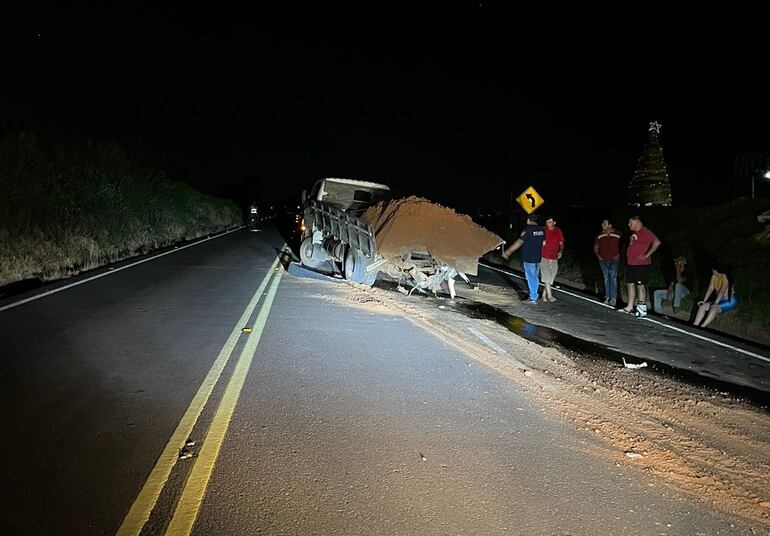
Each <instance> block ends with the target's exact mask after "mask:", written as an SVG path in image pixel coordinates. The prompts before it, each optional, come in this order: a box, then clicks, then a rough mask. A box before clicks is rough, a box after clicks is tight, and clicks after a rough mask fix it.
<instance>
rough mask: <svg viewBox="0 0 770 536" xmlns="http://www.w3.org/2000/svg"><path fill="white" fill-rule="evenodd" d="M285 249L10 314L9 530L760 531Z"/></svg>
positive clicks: (273, 239)
mask: <svg viewBox="0 0 770 536" xmlns="http://www.w3.org/2000/svg"><path fill="white" fill-rule="evenodd" d="M282 244H283V242H282V240H281V239H280V237H279V236H278V234H277V233H276V232H274V231H273V230H266V231H264V232H261V233H248V232H246V231H239V232H235V233H232V234H229V235H226V236H223V237H220V238H216V239H213V240H210V241H208V242H206V243H203V244H200V245H198V246H195V247H190V248H187V249H185V250H183V251H179V252H176V253H174V254H171V255H166V256H164V257H161V258H158V259H155V260H152V261H149V262H146V263H143V264H141V265H137V266H135V267H132V268H130V269H126V270H123V271H121V272H119V273H115V274H113V275H110V276H108V277H104V278H100V279H97V280H93V281H90V282H88V283H85V284H83V285H79V286H75V287H72V288H70V289H67V290H66V291H62V292H59V293H56V294H53V295H50V296H47V297H45V298H41V299H39V300H35V301H31V302H29V303H25V304H23V305H20V306H18V307H14V308H11V309H7V310H4V311H0V341H2V342H1V343H0V344H1V345H2V346H0V349H1V356H0V378H2V380H1V381H2V389H1V390H0V404H2V407H3V412H2V415H3V417H2V429H3V430H4V431H5V432H6V433H5V434H4V437H3V440H2V442H0V456H2V460H3V463H2V474H1V475H0V476H1V477H2V478H0V494H2V497H3V500H2V503H0V504H1V506H0V529H1V530H2V532H4V533H9V534H35V535H38V534H43V535H45V534H51V535H54V534H55V535H60V534H78V535H84V534H114V533H117V532H118V531H120V533H121V534H138V533H140V532H141V533H142V534H164V533H167V534H189V533H192V534H201V535H203V534H260V533H261V534H459V533H463V534H597V533H603V534H660V533H664V534H697V533H702V534H730V533H735V534H741V533H744V531H746V530H747V529H746V525H744V524H742V521H741V520H739V519H737V518H732V517H730V516H727V515H725V514H722V513H718V512H712V511H709V510H708V509H707V508H705V507H704V506H702V505H700V504H696V503H695V502H694V501H693V500H692V499H691V498H689V497H687V496H685V495H683V494H680V493H678V492H676V491H674V490H673V489H671V488H669V487H667V486H666V485H664V484H663V483H661V482H657V481H655V480H654V479H652V478H651V477H649V476H646V475H643V474H642V473H640V472H637V471H634V470H633V469H628V468H623V467H618V466H616V465H615V464H614V463H610V462H608V461H606V460H602V459H599V458H596V457H592V456H590V455H589V454H588V453H587V452H588V451H589V450H590V447H591V445H592V444H593V442H594V441H597V440H595V439H594V438H592V437H590V436H588V435H585V434H581V433H580V432H577V431H575V430H574V428H572V427H568V426H565V425H563V424H561V423H559V422H557V421H554V420H553V419H551V418H548V417H546V416H545V415H544V413H543V412H542V411H541V409H540V408H539V407H538V404H537V403H536V402H534V401H533V400H530V399H529V398H528V397H527V396H525V395H524V394H523V393H522V392H520V391H519V390H518V389H517V388H516V385H515V384H513V383H511V382H510V381H508V380H506V379H505V378H504V377H502V376H499V375H497V374H495V373H494V372H492V371H490V370H487V369H485V368H483V367H479V366H477V365H476V364H475V363H471V360H470V359H469V358H468V357H467V356H466V355H464V354H462V353H461V352H459V351H458V350H457V349H455V348H453V347H450V346H448V345H447V344H445V343H443V342H442V341H441V340H438V339H437V338H435V337H434V336H432V335H429V334H428V333H426V332H425V331H423V330H421V329H420V328H419V327H417V326H416V325H414V324H413V323H410V322H409V321H407V320H405V319H404V318H402V317H399V316H396V315H387V314H381V313H378V312H375V311H365V310H362V309H360V308H350V307H345V306H343V305H340V304H337V303H334V302H333V301H329V300H325V299H323V294H325V293H326V294H329V293H331V294H333V293H344V292H345V286H344V285H340V286H339V288H335V287H334V286H332V285H328V284H327V285H314V284H313V283H312V282H308V280H302V279H297V278H295V277H293V276H291V275H287V274H285V273H284V272H283V267H282V265H281V264H280V263H278V262H277V259H278V256H279V251H280V249H281V247H282ZM188 439H189V440H190V441H189V445H187V446H185V444H186V443H188ZM180 451H181V452H180ZM188 452H189V454H190V457H188V456H187V453H188ZM180 453H181V456H180Z"/></svg>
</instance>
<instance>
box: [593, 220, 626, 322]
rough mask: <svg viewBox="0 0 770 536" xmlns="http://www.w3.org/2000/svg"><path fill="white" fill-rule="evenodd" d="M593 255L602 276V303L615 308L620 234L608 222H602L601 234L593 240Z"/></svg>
mask: <svg viewBox="0 0 770 536" xmlns="http://www.w3.org/2000/svg"><path fill="white" fill-rule="evenodd" d="M594 255H596V258H597V259H599V266H600V267H601V269H602V275H603V276H604V303H606V304H607V305H610V306H612V307H615V304H616V303H617V301H618V268H620V233H619V232H618V231H616V230H615V228H614V227H613V226H612V223H611V222H610V220H602V232H601V233H600V234H599V236H597V237H596V240H594Z"/></svg>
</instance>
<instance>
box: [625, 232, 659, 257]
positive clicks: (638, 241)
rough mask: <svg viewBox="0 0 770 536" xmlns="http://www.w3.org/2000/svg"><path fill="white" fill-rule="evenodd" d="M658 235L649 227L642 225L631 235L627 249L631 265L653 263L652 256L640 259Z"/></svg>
mask: <svg viewBox="0 0 770 536" xmlns="http://www.w3.org/2000/svg"><path fill="white" fill-rule="evenodd" d="M655 239H656V236H655V235H654V234H653V233H652V231H650V230H649V229H648V228H647V227H642V228H641V229H639V230H638V231H636V232H635V233H634V234H632V235H631V240H630V242H629V243H628V249H627V250H626V260H627V261H628V265H629V266H645V265H648V264H652V257H648V258H646V259H640V258H639V255H644V254H645V253H647V250H648V249H650V246H651V245H652V243H653V242H654V241H655Z"/></svg>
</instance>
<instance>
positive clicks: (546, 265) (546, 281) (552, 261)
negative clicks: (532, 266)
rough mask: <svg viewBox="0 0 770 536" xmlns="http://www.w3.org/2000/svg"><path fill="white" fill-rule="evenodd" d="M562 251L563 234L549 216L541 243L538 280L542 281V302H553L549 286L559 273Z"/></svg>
mask: <svg viewBox="0 0 770 536" xmlns="http://www.w3.org/2000/svg"><path fill="white" fill-rule="evenodd" d="M563 251H564V234H563V233H562V232H561V229H559V228H558V227H556V220H555V219H554V218H553V217H551V216H549V217H548V218H547V219H546V220H545V241H544V242H543V251H542V260H541V261H540V278H541V279H542V280H543V285H545V290H543V301H544V302H545V301H549V302H555V301H556V298H554V297H553V292H552V290H551V286H553V282H554V280H555V279H556V274H557V273H558V271H559V259H561V254H562V252H563Z"/></svg>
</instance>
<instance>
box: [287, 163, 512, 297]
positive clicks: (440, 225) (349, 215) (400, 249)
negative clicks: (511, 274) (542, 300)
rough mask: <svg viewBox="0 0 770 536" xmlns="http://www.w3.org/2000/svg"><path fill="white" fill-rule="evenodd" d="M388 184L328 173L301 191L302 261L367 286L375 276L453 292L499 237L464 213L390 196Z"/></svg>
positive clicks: (414, 287) (423, 288)
mask: <svg viewBox="0 0 770 536" xmlns="http://www.w3.org/2000/svg"><path fill="white" fill-rule="evenodd" d="M392 197H393V196H392V194H391V191H390V189H389V188H388V186H386V185H384V184H377V183H374V182H367V181H357V180H351V179H336V178H327V179H322V180H319V181H317V182H316V183H315V184H314V185H313V188H312V189H311V190H310V193H309V195H305V194H304V193H303V204H304V220H303V234H302V242H301V244H300V251H299V253H300V260H301V263H302V265H303V266H305V267H307V268H310V269H312V270H315V271H317V272H321V273H324V274H327V275H331V276H335V277H344V278H345V279H347V280H349V281H352V282H354V283H362V284H366V285H372V284H373V283H374V281H375V280H376V279H377V277H378V275H383V276H386V277H388V278H390V279H393V280H395V281H397V282H398V283H399V285H400V286H401V287H402V288H403V287H411V290H410V291H409V292H413V291H414V290H418V291H420V292H424V291H426V290H430V291H432V292H434V293H436V292H438V291H439V290H440V289H441V288H442V285H443V284H444V283H446V287H447V289H448V290H449V293H450V295H451V296H452V297H454V294H455V292H454V278H455V277H457V276H458V275H459V276H460V277H461V278H462V279H464V280H465V281H466V282H468V278H467V274H469V275H476V274H477V273H478V259H479V257H481V256H482V255H484V254H485V253H487V252H488V251H491V250H493V249H495V248H496V247H497V246H499V245H500V244H502V243H503V240H502V238H500V237H499V236H497V235H496V234H494V233H491V232H489V231H487V230H486V229H484V228H483V227H481V226H479V225H477V224H475V223H474V222H473V221H472V220H471V219H470V218H469V217H468V216H465V215H462V214H458V213H456V212H455V211H454V210H452V209H450V208H446V207H442V206H440V205H437V204H435V203H431V202H430V201H428V200H427V199H423V198H419V197H407V198H402V199H392Z"/></svg>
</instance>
